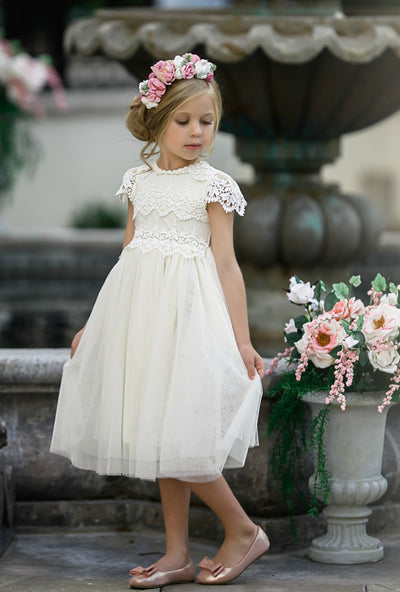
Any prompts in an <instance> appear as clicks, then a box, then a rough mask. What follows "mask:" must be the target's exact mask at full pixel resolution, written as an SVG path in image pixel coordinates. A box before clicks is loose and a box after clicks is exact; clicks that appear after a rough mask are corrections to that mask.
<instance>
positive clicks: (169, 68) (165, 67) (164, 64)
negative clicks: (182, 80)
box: [150, 60, 175, 84]
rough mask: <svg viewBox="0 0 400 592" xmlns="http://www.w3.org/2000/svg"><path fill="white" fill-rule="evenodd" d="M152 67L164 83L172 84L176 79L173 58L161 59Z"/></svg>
mask: <svg viewBox="0 0 400 592" xmlns="http://www.w3.org/2000/svg"><path fill="white" fill-rule="evenodd" d="M151 69H152V71H153V74H154V75H155V76H156V77H157V78H158V79H159V80H161V81H162V82H164V84H171V83H172V82H173V81H174V80H175V64H174V62H173V60H165V61H164V60H161V61H159V62H157V63H156V64H154V66H152V67H151ZM150 76H151V74H150Z"/></svg>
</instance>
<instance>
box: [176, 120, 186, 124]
mask: <svg viewBox="0 0 400 592" xmlns="http://www.w3.org/2000/svg"><path fill="white" fill-rule="evenodd" d="M176 123H177V124H178V125H186V124H187V121H183V120H182V121H180V120H177V122H176Z"/></svg>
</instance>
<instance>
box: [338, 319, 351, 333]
mask: <svg viewBox="0 0 400 592" xmlns="http://www.w3.org/2000/svg"><path fill="white" fill-rule="evenodd" d="M340 322H341V323H342V327H343V328H344V330H345V331H346V333H348V332H349V327H350V323H349V321H346V320H345V319H340Z"/></svg>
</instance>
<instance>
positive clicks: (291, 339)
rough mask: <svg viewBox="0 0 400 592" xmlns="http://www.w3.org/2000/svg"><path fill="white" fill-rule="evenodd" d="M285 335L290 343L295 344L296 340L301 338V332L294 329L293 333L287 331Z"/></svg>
mask: <svg viewBox="0 0 400 592" xmlns="http://www.w3.org/2000/svg"><path fill="white" fill-rule="evenodd" d="M285 336H286V341H287V343H288V345H294V344H295V343H296V341H299V339H300V333H299V332H298V331H296V332H294V331H293V333H285Z"/></svg>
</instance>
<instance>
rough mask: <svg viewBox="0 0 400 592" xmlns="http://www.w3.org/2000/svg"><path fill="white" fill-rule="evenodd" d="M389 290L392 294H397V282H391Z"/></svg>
mask: <svg viewBox="0 0 400 592" xmlns="http://www.w3.org/2000/svg"><path fill="white" fill-rule="evenodd" d="M389 291H390V292H391V293H392V294H397V286H396V284H394V283H393V282H390V284H389Z"/></svg>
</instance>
